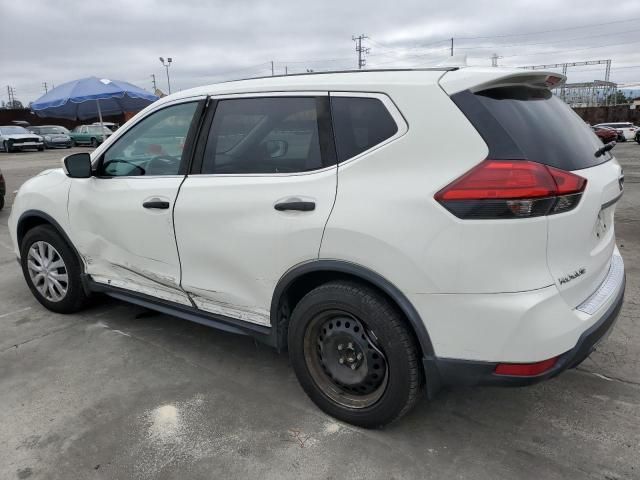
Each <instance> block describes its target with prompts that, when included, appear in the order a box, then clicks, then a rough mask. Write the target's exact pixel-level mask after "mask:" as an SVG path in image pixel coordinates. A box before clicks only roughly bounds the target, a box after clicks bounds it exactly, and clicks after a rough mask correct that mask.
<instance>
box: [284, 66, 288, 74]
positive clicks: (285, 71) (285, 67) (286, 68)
mask: <svg viewBox="0 0 640 480" xmlns="http://www.w3.org/2000/svg"><path fill="white" fill-rule="evenodd" d="M284 74H285V75H289V67H288V66H287V65H285V66H284Z"/></svg>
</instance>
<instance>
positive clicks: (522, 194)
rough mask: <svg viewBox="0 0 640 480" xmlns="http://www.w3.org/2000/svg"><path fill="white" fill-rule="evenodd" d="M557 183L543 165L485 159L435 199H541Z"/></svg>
mask: <svg viewBox="0 0 640 480" xmlns="http://www.w3.org/2000/svg"><path fill="white" fill-rule="evenodd" d="M555 190H556V184H555V182H554V181H553V177H552V176H551V175H550V174H549V171H548V170H547V169H546V167H545V166H544V165H541V164H539V163H535V162H529V161H526V160H512V161H505V160H485V161H484V162H482V163H481V164H480V165H478V166H476V167H474V168H472V169H471V170H469V172H467V173H466V174H464V175H463V176H462V177H460V178H458V179H457V180H455V181H454V182H453V183H451V184H450V185H448V186H447V187H446V188H444V189H442V190H440V191H439V192H438V193H436V200H486V199H494V198H510V199H517V198H540V197H549V196H551V195H553V194H554V192H555Z"/></svg>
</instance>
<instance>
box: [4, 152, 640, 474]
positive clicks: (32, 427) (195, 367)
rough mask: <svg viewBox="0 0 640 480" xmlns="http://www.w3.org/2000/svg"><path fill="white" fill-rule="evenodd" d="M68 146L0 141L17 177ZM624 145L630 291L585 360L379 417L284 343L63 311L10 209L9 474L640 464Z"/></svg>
mask: <svg viewBox="0 0 640 480" xmlns="http://www.w3.org/2000/svg"><path fill="white" fill-rule="evenodd" d="M66 153H68V152H66V151H65V152H58V151H53V152H52V151H47V152H43V153H18V154H11V155H7V154H0V169H2V170H3V172H4V175H5V177H6V178H7V181H8V184H9V191H12V190H15V189H16V188H17V187H18V186H19V184H21V183H22V182H23V181H24V180H26V179H27V178H28V177H30V176H31V175H33V174H35V173H37V172H38V171H40V170H42V169H44V168H49V167H51V166H57V164H58V163H57V162H58V159H59V158H60V157H61V156H62V155H64V154H66ZM615 153H616V155H617V156H618V158H619V160H620V161H621V163H622V164H623V166H624V168H625V174H626V193H625V196H624V197H623V199H622V200H621V201H620V203H619V205H618V209H617V216H616V217H617V221H616V229H617V235H618V242H619V245H620V250H621V251H622V254H623V256H624V259H625V263H626V268H627V295H626V303H625V305H624V307H623V309H622V313H621V317H620V319H619V321H618V323H617V324H616V326H615V329H614V330H613V332H612V333H611V335H610V336H609V338H608V339H607V340H606V341H605V342H604V343H603V344H602V345H601V346H600V348H599V350H598V351H596V352H594V353H593V354H592V355H591V356H590V357H589V359H587V360H586V361H585V362H584V363H583V364H582V365H581V366H580V367H579V368H578V369H576V370H572V371H569V372H566V373H564V374H563V375H561V376H560V377H558V378H556V379H553V380H551V381H548V382H546V383H543V384H540V385H536V386H533V387H528V388H521V389H501V388H473V389H458V390H455V391H450V392H442V393H441V394H440V395H439V396H438V398H437V399H435V400H434V401H432V402H427V401H426V400H424V401H422V402H421V403H420V404H419V405H418V407H417V408H416V409H415V410H414V411H413V412H411V413H410V414H409V415H408V416H407V417H405V418H404V419H402V420H401V421H399V422H397V423H395V424H393V425H391V426H390V427H388V428H387V429H385V430H382V431H367V430H362V429H359V428H354V427H351V426H349V425H345V424H342V423H339V422H336V421H334V420H333V419H331V418H330V417H328V416H326V415H324V414H323V413H322V412H320V411H319V410H318V409H317V408H316V407H315V406H314V405H313V404H312V403H311V402H310V401H309V400H308V399H307V397H306V396H305V395H304V393H303V392H302V390H301V389H300V387H299V386H298V384H297V382H296V379H295V377H294V375H293V372H292V371H291V369H290V368H289V366H288V360H287V357H286V356H284V355H278V354H276V353H275V352H274V351H272V350H270V349H268V348H266V347H264V346H261V345H259V344H256V343H255V342H253V341H252V340H250V339H248V338H245V337H239V336H234V335H230V334H226V333H222V332H218V331H215V330H211V329H207V328H205V327H202V326H200V325H196V324H191V323H189V322H185V321H183V320H179V319H177V318H173V317H169V316H166V315H160V314H158V315H155V314H151V315H149V314H148V313H146V312H145V311H144V310H142V309H140V308H138V307H134V306H130V305H127V304H124V303H120V302H116V301H113V300H108V299H103V300H101V301H99V302H96V304H95V305H94V306H93V307H92V308H90V309H88V310H87V311H84V312H82V313H80V314H76V315H71V316H62V315H56V314H53V313H51V312H48V311H46V310H45V309H44V308H42V307H41V306H40V304H38V303H37V302H36V301H35V300H34V299H33V297H32V296H31V294H30V292H29V290H28V289H27V287H26V285H25V283H24V281H23V279H22V276H21V273H20V270H19V267H18V265H17V263H16V262H15V260H14V258H13V254H12V253H11V251H10V250H9V243H10V240H9V237H8V234H7V228H6V223H7V216H8V209H5V210H4V211H2V212H0V479H14V478H18V479H26V478H30V479H64V480H73V479H94V478H95V479H129V478H133V479H151V478H154V479H155V478H158V479H185V478H196V479H198V478H203V479H204V478H207V479H210V478H261V479H262V480H267V479H288V478H292V479H293V478H336V479H337V478H347V477H350V478H370V479H378V478H380V479H388V478H434V479H450V478H451V479H452V478H460V479H474V480H475V479H487V480H489V479H491V480H495V479H513V478H524V479H536V480H537V479H566V478H571V479H582V478H585V479H608V480H622V479H638V478H640V368H639V367H640V145H637V144H635V143H627V144H622V145H619V146H617V147H616V150H615Z"/></svg>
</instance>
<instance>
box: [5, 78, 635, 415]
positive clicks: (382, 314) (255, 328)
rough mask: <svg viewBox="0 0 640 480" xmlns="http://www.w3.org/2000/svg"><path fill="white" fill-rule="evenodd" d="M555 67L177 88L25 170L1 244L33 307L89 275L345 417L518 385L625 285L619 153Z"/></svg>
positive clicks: (611, 306)
mask: <svg viewBox="0 0 640 480" xmlns="http://www.w3.org/2000/svg"><path fill="white" fill-rule="evenodd" d="M563 80H564V78H563V77H561V76H559V74H557V73H553V72H541V71H535V72H534V71H528V70H521V69H498V68H494V69H492V68H475V67H469V68H461V69H453V70H452V69H448V68H443V69H440V70H438V69H433V70H420V71H415V70H413V71H412V70H392V71H370V72H369V71H357V72H341V73H336V72H334V73H320V74H310V75H307V76H304V77H298V76H297V77H292V76H282V77H268V78H267V79H260V78H258V79H252V80H244V81H239V82H226V83H218V84H215V85H210V86H207V87H200V88H196V89H192V90H186V91H182V92H179V93H176V94H173V95H170V96H168V97H166V98H163V99H160V100H158V101H157V102H154V103H153V104H151V105H150V106H149V107H147V108H146V109H145V110H143V111H142V112H140V113H139V114H138V115H137V116H136V117H135V119H133V120H131V121H130V122H128V123H127V124H126V125H125V126H123V127H122V128H121V129H120V130H119V131H118V132H117V133H116V134H115V135H114V136H113V137H111V138H110V139H108V140H107V141H106V142H105V144H104V145H102V146H100V147H98V148H97V149H95V150H94V151H93V152H92V153H91V154H89V153H88V152H80V153H75V154H74V155H69V156H68V157H66V158H65V159H64V170H63V169H55V170H50V171H49V172H48V173H47V174H46V175H40V176H36V177H34V178H32V179H30V180H28V181H27V182H25V183H24V184H23V185H22V187H21V188H20V190H19V192H18V194H17V196H16V198H15V201H14V204H13V207H12V212H11V216H10V217H9V221H8V226H9V232H10V236H11V241H12V243H13V248H14V252H15V254H16V256H17V257H18V258H19V259H20V262H21V266H22V271H23V275H24V278H25V281H26V283H27V285H28V287H29V289H30V290H31V292H32V293H33V295H34V296H35V298H36V299H37V300H38V301H39V302H40V303H41V304H42V305H44V306H45V307H46V308H48V309H50V310H52V311H55V312H60V313H71V312H76V311H78V310H80V309H81V308H82V307H83V305H85V304H86V300H87V295H88V293H89V292H103V293H106V294H108V295H111V296H113V297H116V298H119V299H121V300H126V301H130V302H133V303H137V304H138V305H142V306H145V307H147V308H151V309H157V310H160V311H162V312H163V313H165V314H173V315H175V316H177V317H181V318H184V319H188V320H193V321H196V322H199V323H202V324H205V325H209V326H214V327H219V328H222V329H224V330H226V331H229V332H236V333H241V334H245V335H251V336H253V337H254V338H256V339H259V340H260V341H262V342H264V343H266V344H268V345H271V346H273V347H275V348H277V349H278V350H279V351H288V354H289V356H290V363H291V365H292V367H293V369H294V371H295V373H296V376H297V377H298V380H299V381H300V383H301V385H302V388H303V389H304V390H305V391H306V393H307V394H308V395H309V397H310V398H311V399H312V400H313V401H314V402H315V403H316V404H317V405H318V406H319V407H320V408H321V409H322V410H324V411H325V412H327V413H328V414H330V415H333V416H335V417H337V418H339V419H340V420H342V421H346V422H350V423H353V424H356V425H359V426H363V427H378V426H380V425H384V424H386V423H389V422H391V421H393V420H395V419H396V418H399V417H400V416H402V415H403V414H405V413H406V412H407V411H408V410H409V409H410V408H411V407H412V406H413V405H414V404H415V403H416V402H417V401H418V400H419V399H420V392H421V391H422V390H423V389H426V390H427V392H428V394H429V396H433V395H435V393H436V392H437V391H438V389H439V388H440V387H442V386H451V385H466V386H470V385H503V386H515V385H529V384H533V383H536V382H539V381H541V380H544V379H548V378H552V377H555V376H556V375H558V374H560V373H561V372H563V371H565V370H567V369H569V368H573V367H575V366H577V365H578V364H580V363H581V362H582V361H583V360H585V358H587V356H588V355H589V354H590V353H591V351H592V350H593V347H594V345H596V344H597V343H598V341H600V339H602V338H603V336H605V335H606V334H607V332H608V331H610V330H611V328H612V326H613V324H614V322H615V320H616V317H617V316H618V313H619V311H620V308H621V306H622V301H623V293H624V289H625V273H624V263H623V260H622V256H621V255H620V252H619V251H618V248H617V247H616V238H615V233H614V214H615V210H616V202H617V201H618V200H619V199H620V198H621V196H622V189H623V182H622V178H623V176H622V169H621V167H620V164H619V163H618V162H617V161H616V159H615V158H614V157H613V155H612V154H611V152H610V151H608V150H607V149H604V148H603V145H602V142H600V140H598V139H597V138H596V137H595V135H594V134H593V132H592V131H591V129H590V128H589V127H588V126H587V125H585V123H584V122H583V121H582V120H581V119H580V117H578V115H576V113H575V112H574V111H573V110H572V109H571V108H570V107H569V106H568V105H567V104H566V103H564V102H563V101H562V100H560V98H558V97H557V96H556V95H553V94H552V93H551V91H550V90H549V86H554V85H557V84H558V82H561V81H563ZM425 105H428V106H429V108H425ZM514 118H515V119H517V121H514ZM409 125H411V128H409ZM560 129H562V132H563V134H562V135H560V134H558V132H559V130H560ZM452 131H454V132H456V138H457V139H459V140H458V141H455V142H442V141H441V139H442V138H444V137H446V136H447V135H450V132H452Z"/></svg>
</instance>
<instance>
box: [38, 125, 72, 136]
mask: <svg viewBox="0 0 640 480" xmlns="http://www.w3.org/2000/svg"><path fill="white" fill-rule="evenodd" d="M35 130H36V132H37V133H39V134H41V135H50V134H54V133H69V130H67V129H66V128H64V127H38V128H36V129H35Z"/></svg>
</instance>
